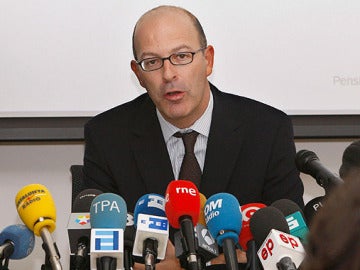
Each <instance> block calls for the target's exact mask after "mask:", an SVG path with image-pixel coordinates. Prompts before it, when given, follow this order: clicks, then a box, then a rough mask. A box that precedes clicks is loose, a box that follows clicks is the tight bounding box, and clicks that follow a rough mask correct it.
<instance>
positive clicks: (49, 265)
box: [41, 230, 62, 270]
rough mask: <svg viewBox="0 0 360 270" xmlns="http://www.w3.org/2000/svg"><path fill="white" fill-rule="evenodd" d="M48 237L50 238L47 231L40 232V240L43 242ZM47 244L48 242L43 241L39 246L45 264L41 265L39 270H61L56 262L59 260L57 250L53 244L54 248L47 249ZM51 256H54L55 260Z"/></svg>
mask: <svg viewBox="0 0 360 270" xmlns="http://www.w3.org/2000/svg"><path fill="white" fill-rule="evenodd" d="M49 237H50V238H51V235H50V233H49V232H48V231H47V230H41V238H43V240H46V239H48V238H49ZM49 242H50V241H43V243H42V245H41V246H42V248H43V250H44V251H45V264H43V265H41V270H61V269H62V267H61V265H60V262H58V259H60V253H59V250H58V248H57V246H56V244H55V243H54V246H50V247H49V245H47V244H46V243H49ZM52 254H56V256H57V258H54V257H53V255H52ZM53 266H54V269H53Z"/></svg>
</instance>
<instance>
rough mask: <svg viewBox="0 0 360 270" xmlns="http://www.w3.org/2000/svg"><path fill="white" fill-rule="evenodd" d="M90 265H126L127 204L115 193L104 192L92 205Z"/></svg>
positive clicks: (106, 268) (108, 268)
mask: <svg viewBox="0 0 360 270" xmlns="http://www.w3.org/2000/svg"><path fill="white" fill-rule="evenodd" d="M90 217H91V218H90V224H91V238H90V239H91V240H90V268H91V270H96V269H98V270H114V269H122V267H123V247H124V241H123V237H124V229H125V226H126V220H127V207H126V203H125V201H124V199H123V198H122V197H120V196H119V195H117V194H114V193H102V194H100V195H98V196H96V197H95V198H94V200H93V201H92V203H91V207H90Z"/></svg>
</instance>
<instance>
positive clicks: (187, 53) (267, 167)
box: [84, 6, 304, 269]
mask: <svg viewBox="0 0 360 270" xmlns="http://www.w3.org/2000/svg"><path fill="white" fill-rule="evenodd" d="M133 52H134V58H135V60H133V61H131V69H132V70H133V71H134V73H135V74H136V76H137V78H138V80H139V83H140V84H141V86H142V87H144V88H145V89H146V91H147V93H146V94H143V95H141V96H140V97H138V98H136V99H135V100H133V101H131V102H129V103H126V104H123V105H121V106H118V107H116V108H113V109H111V110H109V111H107V112H105V113H103V114H100V115H98V116H96V117H95V118H93V119H92V120H91V121H90V122H89V123H87V125H86V126H85V142H86V147H85V156H84V174H85V178H86V183H87V186H88V187H92V188H98V189H100V190H102V191H106V192H114V193H118V194H120V195H121V196H122V197H123V198H124V199H125V201H126V202H127V204H128V208H129V209H132V208H133V207H134V205H135V203H136V200H137V199H138V198H139V197H141V196H142V195H143V194H146V193H158V194H164V193H165V190H166V187H167V185H168V183H169V182H170V181H171V180H173V179H178V177H179V171H180V167H181V161H182V158H183V155H184V144H183V142H182V140H181V138H177V137H175V136H173V135H174V134H175V133H176V132H177V131H180V132H183V133H184V132H188V131H189V130H195V131H197V132H198V133H199V135H198V137H197V140H196V144H195V154H196V158H197V160H198V162H199V166H200V168H201V171H202V176H201V181H200V184H198V187H199V191H200V192H201V193H203V194H204V195H205V196H206V197H209V196H211V195H212V194H215V193H219V192H228V193H231V194H233V195H235V196H236V197H237V198H238V200H239V202H240V204H245V203H250V202H263V203H265V204H270V203H272V202H273V201H275V200H277V199H280V198H289V199H291V200H293V201H295V202H296V203H298V204H299V206H300V207H303V205H304V203H303V199H302V195H303V185H302V182H301V180H300V178H299V172H298V171H297V169H296V167H295V163H294V157H295V146H294V142H293V131H292V125H291V121H290V120H289V118H288V117H287V116H286V115H285V114H284V113H283V112H281V111H279V110H276V109H274V108H272V107H270V106H267V105H264V104H262V103H259V102H257V101H253V100H250V99H247V98H244V97H238V96H235V95H231V94H226V93H223V92H220V91H219V90H218V89H217V88H216V87H215V86H214V85H212V84H210V83H209V81H208V79H207V77H208V76H209V75H210V74H211V73H212V69H213V62H214V48H213V47H212V46H211V45H207V41H206V37H205V34H204V32H203V29H202V27H201V25H200V23H199V22H198V20H197V19H196V18H195V17H194V16H193V15H192V14H191V13H189V12H188V11H186V10H184V9H181V8H177V7H172V6H161V7H158V8H155V9H153V10H150V11H148V12H147V13H145V14H144V15H143V16H142V17H141V18H140V19H139V21H138V22H137V24H136V26H135V29H134V33H133ZM171 250H173V246H172V244H171V243H169V256H171V255H170V253H171V252H170V251H171ZM239 259H240V261H243V260H244V254H242V253H240V254H239ZM216 262H222V263H223V262H224V261H223V257H220V258H219V260H214V263H216ZM159 267H161V264H159V266H158V267H157V268H159ZM165 269H166V268H165Z"/></svg>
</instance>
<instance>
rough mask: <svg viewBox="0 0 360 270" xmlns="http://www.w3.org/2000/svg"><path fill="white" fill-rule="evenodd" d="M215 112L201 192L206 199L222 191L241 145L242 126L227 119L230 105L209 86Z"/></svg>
mask: <svg viewBox="0 0 360 270" xmlns="http://www.w3.org/2000/svg"><path fill="white" fill-rule="evenodd" d="M212 93H213V96H214V109H213V115H212V121H211V127H210V133H209V140H208V145H207V150H206V159H205V164H204V171H203V177H202V180H201V184H200V192H202V193H204V195H205V196H209V195H212V194H214V193H218V192H225V191H226V187H227V185H228V183H229V181H230V178H231V175H232V172H233V169H234V166H235V164H236V162H237V159H238V154H239V151H240V149H241V145H242V142H243V139H242V138H243V133H244V125H243V126H241V125H242V123H241V121H239V117H238V120H237V121H235V120H234V117H233V116H232V117H231V116H230V114H231V113H233V112H232V111H229V110H231V106H230V104H227V103H226V100H224V97H223V93H221V92H220V91H219V90H217V89H216V88H215V87H214V86H212ZM240 118H241V116H240Z"/></svg>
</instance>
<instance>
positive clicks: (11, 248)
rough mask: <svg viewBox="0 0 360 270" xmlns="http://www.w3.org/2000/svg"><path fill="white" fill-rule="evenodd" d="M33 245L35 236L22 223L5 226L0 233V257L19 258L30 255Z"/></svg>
mask: <svg viewBox="0 0 360 270" xmlns="http://www.w3.org/2000/svg"><path fill="white" fill-rule="evenodd" d="M34 245H35V236H34V233H33V232H32V231H30V230H29V229H28V228H27V227H26V226H25V225H23V224H16V225H10V226H7V227H6V228H5V229H4V230H3V231H2V232H1V233H0V259H1V260H3V259H12V260H19V259H22V258H25V257H27V256H29V255H30V253H31V252H32V251H33V249H34Z"/></svg>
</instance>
